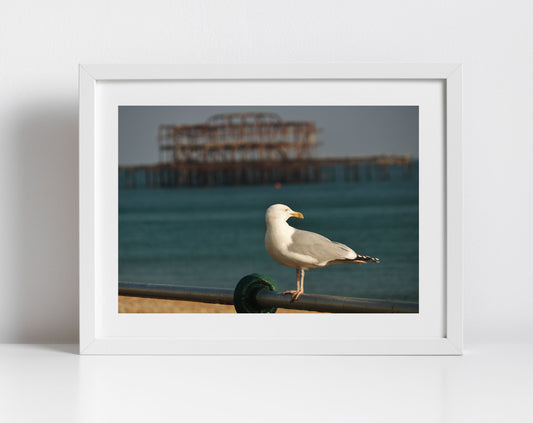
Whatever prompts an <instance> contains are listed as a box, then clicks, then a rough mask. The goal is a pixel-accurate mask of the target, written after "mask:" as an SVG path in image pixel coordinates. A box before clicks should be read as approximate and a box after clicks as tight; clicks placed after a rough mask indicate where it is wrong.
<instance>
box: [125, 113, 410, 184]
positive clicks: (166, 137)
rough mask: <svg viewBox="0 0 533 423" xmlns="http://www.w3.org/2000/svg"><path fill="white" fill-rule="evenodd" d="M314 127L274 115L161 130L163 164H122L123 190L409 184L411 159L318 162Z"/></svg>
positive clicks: (358, 158) (378, 157)
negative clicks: (378, 182)
mask: <svg viewBox="0 0 533 423" xmlns="http://www.w3.org/2000/svg"><path fill="white" fill-rule="evenodd" d="M318 132H320V129H318V128H316V126H315V124H314V122H309V121H303V122H300V121H283V120H281V118H280V117H279V116H277V115H274V114H270V113H240V114H226V115H215V116H213V117H211V118H210V119H209V120H208V121H207V122H206V123H203V124H195V125H161V126H160V128H159V134H158V142H159V154H160V157H159V159H160V163H157V164H153V165H138V166H119V187H120V188H123V189H124V188H180V187H214V186H231V185H268V184H286V183H288V184H292V183H297V184H299V183H319V182H338V181H344V182H358V181H360V180H389V179H391V178H392V177H393V174H394V177H395V178H396V177H397V176H398V175H399V176H400V177H401V178H406V179H409V178H411V177H412V175H413V165H414V163H415V160H414V159H413V158H412V157H411V156H409V155H396V156H388V155H375V156H355V157H331V158H317V157H316V147H317V145H318V144H319V143H318V141H317V138H316V135H317V133H318Z"/></svg>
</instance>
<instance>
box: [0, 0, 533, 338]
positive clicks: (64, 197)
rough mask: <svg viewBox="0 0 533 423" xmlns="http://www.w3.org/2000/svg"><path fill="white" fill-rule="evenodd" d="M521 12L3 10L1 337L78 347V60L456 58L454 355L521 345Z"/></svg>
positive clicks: (340, 6)
mask: <svg viewBox="0 0 533 423" xmlns="http://www.w3.org/2000/svg"><path fill="white" fill-rule="evenodd" d="M531 4H532V3H531V2H530V1H529V0H524V1H509V0H508V1H505V2H503V1H498V2H496V1H487V0H479V1H465V0H462V1H444V0H437V1H428V0H417V1H395V0H373V1H368V0H365V1H361V2H354V1H322V0H320V1H310V0H307V1H287V0H269V1H265V0H264V1H255V2H254V1H244V0H242V1H235V0H233V1H229V0H226V1H207V0H203V1H201V0H196V1H193V0H191V1H178V0H168V1H161V0H159V1H150V2H141V1H132V0H119V1H109V0H90V1H77V2H74V1H67V0H64V1H60V0H55V1H54V0H49V1H46V2H42V1H36V0H34V1H24V0H19V1H16V2H15V1H9V2H3V4H2V7H1V16H0V141H1V143H2V144H1V145H2V154H1V155H0V193H1V194H0V195H1V201H0V219H1V220H0V221H1V222H2V224H3V225H2V226H3V228H2V230H1V232H0V258H1V264H0V274H1V279H0V342H50V343H51V342H77V336H78V330H77V325H78V306H77V301H78V298H77V296H78V288H77V283H78V281H77V279H78V278H77V271H78V262H77V253H78V252H77V212H78V210H77V194H78V193H77V169H78V166H77V151H78V150H77V65H78V63H80V62H81V63H224V62H228V63H282V62H359V61H371V62H373V61H378V62H462V63H463V64H464V128H463V134H464V156H465V160H464V165H465V169H464V170H465V172H464V174H465V179H464V187H465V213H464V216H465V289H464V291H465V329H466V332H465V335H466V346H467V347H468V344H469V342H472V341H473V340H476V339H480V338H485V337H487V338H488V337H490V338H512V337H514V338H517V337H526V336H530V334H531V333H533V304H532V303H533V270H532V269H533V267H532V266H531V262H532V261H533V248H532V247H531V245H532V241H531V240H532V238H533V223H532V222H531V218H532V216H533V213H532V211H533V188H532V186H533V167H532V166H531V160H532V158H533V154H532V153H533V124H532V122H531V121H532V119H533V102H532V100H533V30H532V28H533V27H532V26H531V17H532V16H533V14H532V12H533V8H532V6H531Z"/></svg>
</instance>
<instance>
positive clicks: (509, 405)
mask: <svg viewBox="0 0 533 423" xmlns="http://www.w3.org/2000/svg"><path fill="white" fill-rule="evenodd" d="M76 350H77V345H59V346H57V345H56V346H39V345H3V346H0V375H2V377H1V378H0V421H3V422H9V423H19V422H20V423H26V422H54V423H63V422H65V423H76V422H84V423H86V422H94V423H105V422H112V423H116V422H128V423H135V422H142V423H146V422H177V421H182V422H193V421H197V422H210V421H215V422H239V421H250V422H258V423H259V422H277V421H281V422H284V421H291V422H300V421H301V422H304V421H305V422H356V421H358V422H359V421H360V422H365V423H367V422H368V423H372V422H400V423H401V422H409V423H418V422H420V423H428V422H431V423H432V422H443V423H456V422H464V423H472V422H483V423H490V422H498V423H499V422H513V423H520V422H531V417H532V411H531V398H532V397H533V360H531V357H532V356H533V344H531V343H530V344H525V343H524V344H507V345H496V344H492V345H490V344H474V345H472V347H471V348H470V349H467V350H466V351H465V355H464V356H462V357H370V356H363V357H361V356H360V357H306V358H303V359H302V358H301V357H286V356H270V357H266V356H247V357H238V356H237V357H235V356H234V357H203V356H185V357H173V356H158V357H149V356H122V357H121V356H114V357H113V356H78V355H76V354H75V351H76ZM302 362H303V363H304V364H303V365H302Z"/></svg>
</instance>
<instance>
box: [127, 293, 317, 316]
mask: <svg viewBox="0 0 533 423" xmlns="http://www.w3.org/2000/svg"><path fill="white" fill-rule="evenodd" d="M118 312H119V313H235V308H234V307H233V306H232V305H226V304H209V303H197V302H192V301H178V300H161V299H156V298H140V297H126V296H123V295H119V297H118ZM277 313H313V312H310V311H305V310H289V309H282V308H280V309H278V311H277Z"/></svg>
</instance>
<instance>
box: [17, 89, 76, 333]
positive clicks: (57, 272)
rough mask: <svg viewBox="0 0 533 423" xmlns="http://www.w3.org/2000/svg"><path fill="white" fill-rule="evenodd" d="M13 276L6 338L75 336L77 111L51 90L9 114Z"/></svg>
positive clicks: (72, 103) (74, 103)
mask: <svg viewBox="0 0 533 423" xmlns="http://www.w3.org/2000/svg"><path fill="white" fill-rule="evenodd" d="M14 115H15V119H14V121H12V122H11V125H14V134H15V138H16V139H15V140H14V141H15V143H16V155H15V156H16V160H17V171H16V175H15V178H13V180H14V184H15V186H14V187H13V189H14V192H16V193H17V197H16V201H15V204H14V208H15V219H13V221H12V222H11V224H12V225H14V228H12V229H13V230H14V233H15V234H16V236H15V239H14V241H13V248H14V251H13V257H14V260H15V261H16V263H14V264H15V266H16V267H15V268H16V269H17V272H16V279H17V280H14V281H11V282H10V283H13V289H12V290H11V292H12V295H11V296H10V297H12V298H10V301H11V303H12V304H11V305H12V308H13V310H14V315H13V316H12V319H13V325H12V335H11V336H10V338H11V339H10V341H11V342H24V343H72V342H76V343H77V342H78V292H79V290H78V112H77V104H76V101H75V100H73V101H69V102H66V101H64V102H63V104H57V100H56V99H54V98H50V99H48V101H46V102H45V101H43V102H41V103H39V104H35V103H32V104H28V105H27V106H24V107H21V108H20V109H19V110H17V112H16V113H15V114H14Z"/></svg>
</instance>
